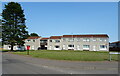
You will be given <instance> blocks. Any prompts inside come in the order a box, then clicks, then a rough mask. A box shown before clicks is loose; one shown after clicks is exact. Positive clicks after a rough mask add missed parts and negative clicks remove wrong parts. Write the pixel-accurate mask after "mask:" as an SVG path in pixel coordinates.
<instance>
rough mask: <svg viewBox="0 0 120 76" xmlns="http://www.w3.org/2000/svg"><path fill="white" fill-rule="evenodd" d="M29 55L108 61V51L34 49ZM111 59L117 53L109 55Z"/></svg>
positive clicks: (113, 59)
mask: <svg viewBox="0 0 120 76" xmlns="http://www.w3.org/2000/svg"><path fill="white" fill-rule="evenodd" d="M13 53H14V54H20V55H26V54H27V51H24V52H13ZM29 54H30V56H32V57H37V58H47V59H55V60H71V61H108V60H109V52H102V51H101V52H100V51H99V52H93V51H73V50H62V51H61V50H36V51H30V53H29ZM111 56H112V61H118V55H111Z"/></svg>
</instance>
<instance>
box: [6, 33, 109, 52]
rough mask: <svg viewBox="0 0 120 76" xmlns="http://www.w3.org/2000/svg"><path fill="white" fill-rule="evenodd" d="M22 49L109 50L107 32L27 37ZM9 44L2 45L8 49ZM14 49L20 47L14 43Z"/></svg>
mask: <svg viewBox="0 0 120 76" xmlns="http://www.w3.org/2000/svg"><path fill="white" fill-rule="evenodd" d="M24 41H25V44H24V46H22V47H23V48H22V49H25V50H84V51H109V37H108V35H107V34H88V35H62V36H51V37H49V38H42V37H39V36H36V37H35V36H34V37H28V38H27V39H25V40H24ZM10 48H11V47H10V45H4V49H7V50H9V49H10ZM14 48H15V49H14V50H17V49H20V48H18V46H17V45H16V46H15V47H14Z"/></svg>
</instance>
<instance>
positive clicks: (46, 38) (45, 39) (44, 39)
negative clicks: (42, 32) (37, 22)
mask: <svg viewBox="0 0 120 76" xmlns="http://www.w3.org/2000/svg"><path fill="white" fill-rule="evenodd" d="M47 39H49V38H41V39H40V40H47Z"/></svg>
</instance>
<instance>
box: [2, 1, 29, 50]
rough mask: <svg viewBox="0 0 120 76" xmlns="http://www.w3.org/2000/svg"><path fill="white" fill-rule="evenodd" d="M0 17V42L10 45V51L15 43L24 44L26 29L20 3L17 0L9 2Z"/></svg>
mask: <svg viewBox="0 0 120 76" xmlns="http://www.w3.org/2000/svg"><path fill="white" fill-rule="evenodd" d="M2 18H3V19H2V43H3V44H9V45H11V51H12V50H13V47H14V46H15V45H24V39H26V38H27V37H28V31H26V29H27V27H26V25H25V20H26V19H25V15H24V10H23V9H22V7H21V5H20V4H19V3H17V2H9V3H8V4H7V5H5V8H4V9H3V12H2Z"/></svg>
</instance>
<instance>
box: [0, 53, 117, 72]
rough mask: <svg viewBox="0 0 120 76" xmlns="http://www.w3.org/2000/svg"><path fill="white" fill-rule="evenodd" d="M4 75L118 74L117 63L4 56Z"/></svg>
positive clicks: (13, 55)
mask: <svg viewBox="0 0 120 76" xmlns="http://www.w3.org/2000/svg"><path fill="white" fill-rule="evenodd" d="M2 63H3V64H2V67H3V69H2V72H3V74H118V62H115V61H111V62H109V61H96V62H93V61H91V62H88V61H64V60H50V59H42V58H39V59H38V58H33V57H30V56H21V55H15V54H10V53H3V54H2Z"/></svg>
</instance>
